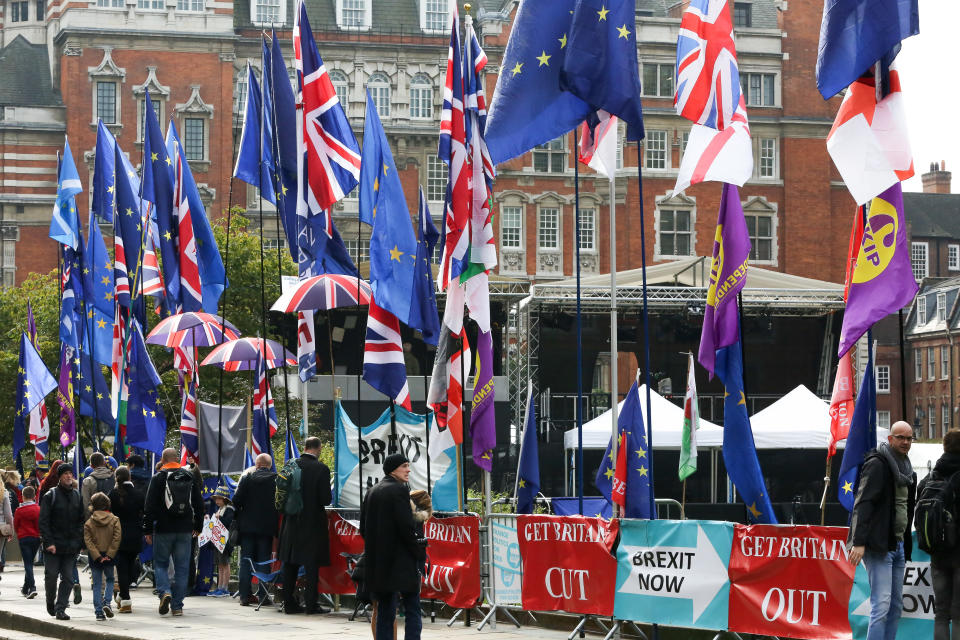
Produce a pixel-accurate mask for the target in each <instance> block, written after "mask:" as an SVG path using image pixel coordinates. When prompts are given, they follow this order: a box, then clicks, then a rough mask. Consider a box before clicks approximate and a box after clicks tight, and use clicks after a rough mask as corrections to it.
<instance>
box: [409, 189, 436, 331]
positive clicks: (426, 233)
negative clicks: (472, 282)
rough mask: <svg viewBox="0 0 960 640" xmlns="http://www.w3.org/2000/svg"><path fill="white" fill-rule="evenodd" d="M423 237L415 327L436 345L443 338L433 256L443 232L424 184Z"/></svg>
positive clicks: (412, 324) (416, 285) (419, 245)
mask: <svg viewBox="0 0 960 640" xmlns="http://www.w3.org/2000/svg"><path fill="white" fill-rule="evenodd" d="M419 227H420V240H419V241H418V242H417V258H416V268H415V269H414V275H413V302H412V304H411V305H410V321H409V322H408V323H407V324H408V325H409V326H410V327H411V328H413V329H417V330H419V331H420V334H421V335H422V336H423V341H424V342H426V343H427V344H432V345H436V344H437V340H439V339H440V314H439V313H437V298H436V294H435V293H434V292H435V289H434V287H433V270H432V269H431V267H430V256H432V255H433V247H434V246H435V245H436V243H437V238H439V236H440V234H439V233H438V232H437V228H436V227H435V226H433V220H432V219H431V217H430V209H429V208H428V207H427V200H426V198H424V197H423V187H421V188H420V216H419Z"/></svg>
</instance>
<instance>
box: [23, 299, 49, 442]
mask: <svg viewBox="0 0 960 640" xmlns="http://www.w3.org/2000/svg"><path fill="white" fill-rule="evenodd" d="M27 334H28V335H29V336H30V342H31V344H33V346H34V347H36V346H37V323H36V321H35V320H34V318H33V305H31V304H30V302H29V301H27ZM28 433H29V434H30V444H32V445H33V452H34V457H35V458H36V459H37V460H44V459H46V457H47V451H49V445H48V443H47V440H49V438H50V419H49V417H48V416H47V405H46V404H45V403H42V402H41V403H40V404H38V405H37V406H36V407H34V408H33V411H31V412H30V427H29V430H28Z"/></svg>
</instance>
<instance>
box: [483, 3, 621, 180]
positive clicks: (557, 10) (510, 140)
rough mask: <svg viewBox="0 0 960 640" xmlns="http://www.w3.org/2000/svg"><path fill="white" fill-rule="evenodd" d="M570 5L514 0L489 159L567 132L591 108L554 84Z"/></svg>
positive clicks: (495, 98) (492, 106)
mask: <svg viewBox="0 0 960 640" xmlns="http://www.w3.org/2000/svg"><path fill="white" fill-rule="evenodd" d="M575 8H576V2H575V1H574V0H556V1H554V2H529V1H527V2H521V3H520V6H519V8H518V9H517V13H516V16H515V17H514V21H513V29H512V30H511V31H510V39H509V40H508V41H507V48H506V50H505V51H504V54H503V59H502V63H501V65H500V68H501V73H500V74H499V77H498V78H497V87H496V89H495V90H494V92H493V98H492V99H491V101H490V113H489V116H488V118H487V130H486V141H487V148H488V149H489V150H490V159H491V160H492V161H493V163H494V164H500V163H501V162H505V161H506V160H509V159H511V158H515V157H516V156H519V155H520V154H523V153H526V152H527V151H529V150H530V149H532V148H534V147H536V146H537V145H540V144H544V143H545V142H549V141H550V140H553V139H554V138H557V137H559V136H562V135H564V134H566V133H568V132H569V131H571V130H572V129H573V128H574V127H576V126H577V125H579V124H580V123H581V122H583V120H584V119H585V118H586V117H587V114H589V113H590V112H591V111H595V110H596V107H595V108H592V109H591V108H590V105H589V104H587V102H585V101H584V100H582V99H581V98H578V97H577V96H576V95H574V94H573V93H570V92H569V91H566V90H564V89H562V88H561V87H560V71H561V69H562V68H563V63H564V58H565V57H566V53H567V51H566V49H567V43H568V42H569V33H570V23H571V20H572V16H573V14H572V12H573V11H574V10H575ZM634 23H635V20H634V19H633V17H631V18H630V20H629V21H628V22H626V24H627V25H629V26H630V27H632V26H633V24H634ZM617 26H620V25H617ZM633 51H636V47H634V49H633ZM638 106H639V105H638Z"/></svg>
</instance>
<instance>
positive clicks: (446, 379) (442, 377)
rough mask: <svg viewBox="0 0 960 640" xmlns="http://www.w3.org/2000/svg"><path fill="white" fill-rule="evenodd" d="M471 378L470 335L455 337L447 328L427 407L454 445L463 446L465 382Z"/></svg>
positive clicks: (457, 335) (438, 354)
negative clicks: (461, 444)
mask: <svg viewBox="0 0 960 640" xmlns="http://www.w3.org/2000/svg"><path fill="white" fill-rule="evenodd" d="M458 339H459V341H460V342H458ZM461 364H462V366H461ZM461 369H462V370H463V371H461ZM469 374H470V343H469V342H467V332H466V331H464V330H463V329H461V330H460V333H459V334H454V333H452V332H450V331H449V330H447V329H446V328H444V329H443V332H442V334H441V336H440V342H439V344H438V345H437V352H436V354H435V355H434V358H433V372H432V373H431V374H430V389H429V390H428V391H427V406H428V407H429V408H430V410H431V411H433V413H434V419H435V420H436V423H437V427H438V428H439V429H440V430H441V431H443V430H444V429H448V430H449V431H450V435H451V437H452V438H453V442H454V444H460V443H462V442H463V410H462V404H463V384H462V379H463V376H464V375H469ZM431 450H433V447H432V446H431Z"/></svg>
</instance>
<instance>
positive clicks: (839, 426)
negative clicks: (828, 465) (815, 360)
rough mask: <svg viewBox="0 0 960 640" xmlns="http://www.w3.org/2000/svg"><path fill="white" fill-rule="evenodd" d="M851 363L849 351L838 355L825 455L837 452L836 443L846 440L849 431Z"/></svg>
mask: <svg viewBox="0 0 960 640" xmlns="http://www.w3.org/2000/svg"><path fill="white" fill-rule="evenodd" d="M853 411H854V401H853V365H851V363H850V352H849V351H847V352H846V353H845V354H843V355H842V356H840V362H839V363H837V375H836V377H835V378H834V379H833V395H832V396H831V397H830V448H829V449H828V450H827V457H828V458H832V457H833V456H834V454H836V453H837V443H838V442H839V441H841V440H846V439H847V435H848V434H849V433H850V420H851V419H852V417H853Z"/></svg>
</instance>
